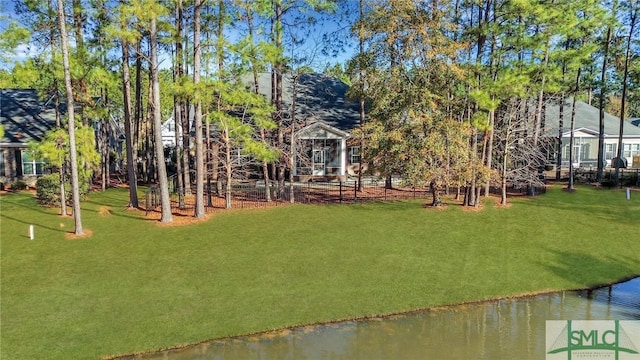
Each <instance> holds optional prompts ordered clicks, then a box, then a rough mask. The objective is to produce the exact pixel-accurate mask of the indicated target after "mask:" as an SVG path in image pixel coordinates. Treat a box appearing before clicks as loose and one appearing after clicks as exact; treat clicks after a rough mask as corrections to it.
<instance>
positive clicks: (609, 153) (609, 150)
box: [604, 144, 616, 160]
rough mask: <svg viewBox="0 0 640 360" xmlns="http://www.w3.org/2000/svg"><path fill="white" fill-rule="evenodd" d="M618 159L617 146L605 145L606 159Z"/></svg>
mask: <svg viewBox="0 0 640 360" xmlns="http://www.w3.org/2000/svg"><path fill="white" fill-rule="evenodd" d="M614 157H616V144H604V158H605V160H611V159H613V158H614Z"/></svg>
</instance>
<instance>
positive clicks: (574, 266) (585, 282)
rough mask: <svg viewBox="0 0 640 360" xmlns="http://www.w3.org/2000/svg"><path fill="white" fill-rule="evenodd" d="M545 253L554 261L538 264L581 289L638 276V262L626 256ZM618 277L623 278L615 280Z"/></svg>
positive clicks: (551, 251) (575, 252) (639, 268)
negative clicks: (550, 254) (551, 256)
mask: <svg viewBox="0 0 640 360" xmlns="http://www.w3.org/2000/svg"><path fill="white" fill-rule="evenodd" d="M546 251H548V252H550V253H552V254H553V255H554V258H555V261H553V262H544V263H541V262H538V264H539V265H541V266H543V267H545V268H547V269H548V270H549V271H551V272H552V273H554V274H555V275H557V276H560V277H562V278H564V279H566V280H569V281H570V282H572V283H577V284H579V286H580V287H582V288H595V287H601V286H606V285H610V284H612V283H616V282H619V281H623V280H628V279H630V278H633V277H636V276H638V275H640V264H639V263H638V260H637V259H633V258H630V257H627V256H623V257H613V256H606V257H596V256H593V255H589V254H585V253H582V252H580V251H572V252H569V251H558V250H553V249H546ZM619 276H623V278H616V277H619Z"/></svg>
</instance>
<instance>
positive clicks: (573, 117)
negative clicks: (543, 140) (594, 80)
mask: <svg viewBox="0 0 640 360" xmlns="http://www.w3.org/2000/svg"><path fill="white" fill-rule="evenodd" d="M580 75H581V71H580V68H578V74H577V75H576V89H575V93H574V95H573V102H572V103H571V135H570V137H569V185H568V186H567V188H568V189H569V190H574V189H575V187H574V185H573V180H574V179H573V175H574V169H573V139H574V135H573V132H574V130H575V120H576V101H577V99H576V96H577V95H578V91H579V89H580Z"/></svg>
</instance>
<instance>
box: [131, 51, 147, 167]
mask: <svg viewBox="0 0 640 360" xmlns="http://www.w3.org/2000/svg"><path fill="white" fill-rule="evenodd" d="M135 53H136V84H135V105H134V107H135V108H134V116H133V117H134V119H135V134H134V136H133V144H132V148H133V158H134V159H135V161H136V173H137V174H138V175H139V177H140V176H142V178H145V177H144V172H143V170H141V169H138V160H139V157H140V156H139V151H138V150H139V146H140V132H141V130H142V117H143V113H142V44H141V40H138V41H136V45H135ZM140 164H141V165H142V162H140Z"/></svg>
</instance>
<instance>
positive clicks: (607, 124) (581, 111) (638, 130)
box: [545, 98, 640, 137]
mask: <svg viewBox="0 0 640 360" xmlns="http://www.w3.org/2000/svg"><path fill="white" fill-rule="evenodd" d="M572 106H573V99H572V98H566V99H565V101H564V109H563V111H562V113H563V116H564V120H563V124H562V132H563V133H569V132H570V131H571V110H572V109H571V108H572ZM545 117H546V118H545V130H546V131H551V133H552V134H557V133H558V123H559V118H560V104H559V103H555V104H548V105H547V106H546V111H545ZM599 128H600V109H598V108H596V107H594V106H591V105H589V104H587V103H585V102H583V101H576V116H575V124H574V131H575V130H577V129H582V130H587V131H590V132H592V133H595V134H598V133H599ZM619 131H620V118H618V117H617V116H613V115H611V114H608V113H606V112H605V113H604V133H605V137H617V136H618V133H619ZM622 135H623V137H640V127H636V126H633V125H632V124H631V123H630V122H627V121H625V122H624V124H623V128H622Z"/></svg>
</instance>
